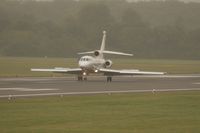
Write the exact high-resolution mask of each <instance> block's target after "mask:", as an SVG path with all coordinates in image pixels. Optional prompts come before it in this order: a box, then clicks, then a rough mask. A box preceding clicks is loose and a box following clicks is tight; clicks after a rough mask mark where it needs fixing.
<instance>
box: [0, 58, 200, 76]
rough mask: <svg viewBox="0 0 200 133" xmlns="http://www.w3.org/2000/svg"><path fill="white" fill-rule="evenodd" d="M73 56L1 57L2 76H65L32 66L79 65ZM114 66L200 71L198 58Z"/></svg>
mask: <svg viewBox="0 0 200 133" xmlns="http://www.w3.org/2000/svg"><path fill="white" fill-rule="evenodd" d="M77 62H78V60H77V59H73V58H14V57H0V77H19V76H21V77H23V76H63V75H62V74H53V73H49V72H31V71H30V69H31V68H53V67H78V64H77ZM113 68H116V69H140V70H144V71H163V72H167V73H169V74H174V73H178V74H196V73H198V74H199V73H200V61H198V60H153V59H149V60H147V59H130V58H129V59H113Z"/></svg>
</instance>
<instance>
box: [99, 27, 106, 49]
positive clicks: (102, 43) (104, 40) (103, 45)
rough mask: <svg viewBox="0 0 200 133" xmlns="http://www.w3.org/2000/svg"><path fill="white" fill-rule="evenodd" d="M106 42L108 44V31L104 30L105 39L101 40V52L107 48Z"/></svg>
mask: <svg viewBox="0 0 200 133" xmlns="http://www.w3.org/2000/svg"><path fill="white" fill-rule="evenodd" d="M105 44H106V31H105V30H104V31H103V39H102V42H101V48H100V52H101V53H102V52H103V51H104V50H105Z"/></svg>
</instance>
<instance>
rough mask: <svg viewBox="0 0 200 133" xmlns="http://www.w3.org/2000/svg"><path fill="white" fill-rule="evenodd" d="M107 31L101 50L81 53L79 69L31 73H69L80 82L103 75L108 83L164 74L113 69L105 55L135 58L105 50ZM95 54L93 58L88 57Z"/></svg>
mask: <svg viewBox="0 0 200 133" xmlns="http://www.w3.org/2000/svg"><path fill="white" fill-rule="evenodd" d="M105 41H106V31H103V39H102V43H101V47H100V50H95V51H89V52H81V53H78V54H79V55H84V56H82V57H81V58H80V60H79V61H78V64H79V68H53V69H37V68H36V69H35V68H33V69H31V71H40V72H41V71H43V72H54V73H68V74H75V75H77V79H78V81H82V80H87V76H88V75H89V74H91V73H96V74H103V75H105V76H106V77H107V82H111V81H112V77H113V76H117V75H118V76H119V75H162V74H164V72H147V71H140V70H136V69H128V70H127V69H126V70H116V69H111V66H112V61H111V60H110V59H105V58H104V54H114V55H123V56H133V54H127V53H122V52H115V51H108V50H105ZM88 54H93V56H88Z"/></svg>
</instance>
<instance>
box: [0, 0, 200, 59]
mask: <svg viewBox="0 0 200 133" xmlns="http://www.w3.org/2000/svg"><path fill="white" fill-rule="evenodd" d="M185 1H186V0H185ZM188 1H189V0H188ZM190 1H192V0H190ZM193 1H195V0H193ZM196 1H197V0H196ZM102 30H107V42H106V43H107V45H106V48H107V49H110V50H118V51H123V52H130V53H134V54H135V57H134V58H167V59H168V58H171V59H200V52H199V51H200V3H196V2H189V3H184V2H180V1H177V0H166V1H151V2H144V1H139V2H132V3H130V2H127V1H125V0H79V1H74V0H55V1H51V2H49V1H40V2H36V1H33V0H24V1H20V0H18V1H15V0H1V1H0V56H25V57H44V56H48V57H76V53H77V52H80V51H87V50H93V49H97V48H99V47H100V43H101V39H102Z"/></svg>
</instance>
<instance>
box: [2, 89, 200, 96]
mask: <svg viewBox="0 0 200 133" xmlns="http://www.w3.org/2000/svg"><path fill="white" fill-rule="evenodd" d="M170 91H171V92H172V91H200V88H188V89H153V90H124V91H90V92H63V93H40V94H19V95H0V98H7V97H35V96H55V95H88V94H112V93H140V92H152V93H156V92H170Z"/></svg>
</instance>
